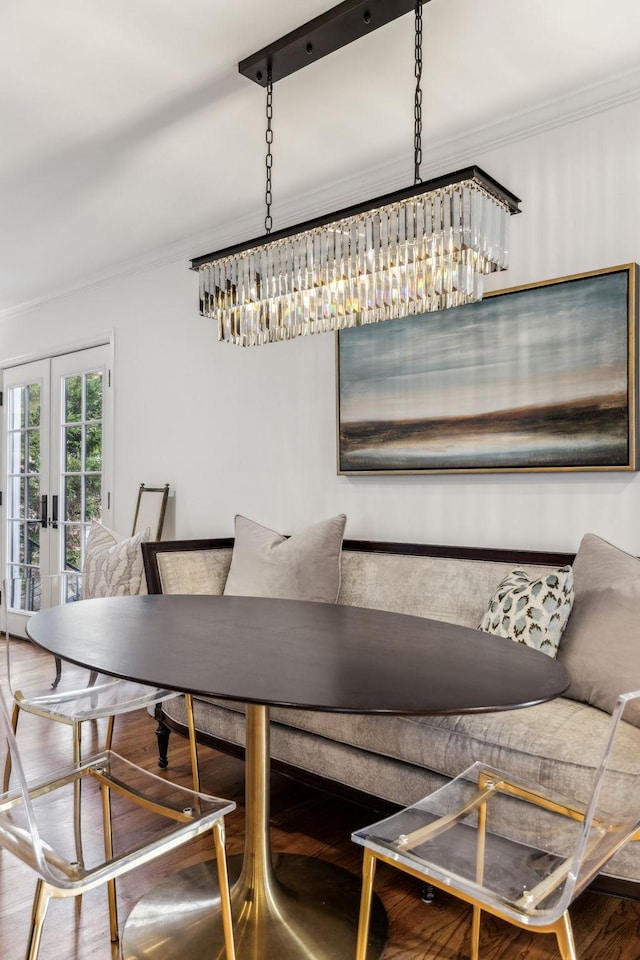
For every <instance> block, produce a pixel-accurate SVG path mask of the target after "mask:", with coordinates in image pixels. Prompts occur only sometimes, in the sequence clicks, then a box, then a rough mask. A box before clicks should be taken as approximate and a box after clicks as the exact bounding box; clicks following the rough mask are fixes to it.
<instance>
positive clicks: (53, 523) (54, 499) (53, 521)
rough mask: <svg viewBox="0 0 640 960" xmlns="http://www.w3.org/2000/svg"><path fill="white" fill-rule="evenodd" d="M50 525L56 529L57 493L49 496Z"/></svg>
mask: <svg viewBox="0 0 640 960" xmlns="http://www.w3.org/2000/svg"><path fill="white" fill-rule="evenodd" d="M51 526H52V527H53V529H54V530H57V529H58V494H57V493H56V494H54V495H53V496H52V497H51Z"/></svg>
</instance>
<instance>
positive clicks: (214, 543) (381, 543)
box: [142, 537, 575, 593]
mask: <svg viewBox="0 0 640 960" xmlns="http://www.w3.org/2000/svg"><path fill="white" fill-rule="evenodd" d="M233 544H234V539H233V537H218V538H214V539H205V540H165V541H162V540H161V541H157V542H151V543H143V544H142V558H143V561H144V571H145V574H146V578H147V589H148V590H149V593H162V584H161V582H160V573H159V570H158V561H157V556H158V554H159V553H187V552H190V551H192V550H194V551H197V550H221V549H224V548H226V549H231V548H233ZM342 548H343V550H348V551H350V552H354V553H383V554H400V555H405V556H408V557H449V558H451V559H452V560H480V561H485V562H486V563H513V564H524V563H534V564H542V565H544V564H549V565H550V566H558V567H563V566H566V565H567V564H571V563H573V561H574V559H575V554H574V553H559V552H548V551H542V550H509V549H502V548H501V549H498V548H495V547H458V546H447V545H442V544H433V543H393V542H389V541H385V540H344V541H343V544H342Z"/></svg>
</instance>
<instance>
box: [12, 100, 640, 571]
mask: <svg viewBox="0 0 640 960" xmlns="http://www.w3.org/2000/svg"><path fill="white" fill-rule="evenodd" d="M475 162H477V163H478V164H479V165H480V166H482V167H484V168H485V169H486V170H487V171H488V172H490V173H491V174H492V175H493V176H494V177H496V178H497V179H498V180H500V181H501V182H503V183H504V184H506V185H507V186H508V187H509V188H510V189H512V190H513V191H514V192H515V193H517V194H518V195H519V196H520V197H522V201H523V202H522V207H523V211H524V212H523V213H522V215H520V216H518V217H514V218H512V221H511V225H512V244H511V245H512V258H511V267H510V269H509V271H508V273H507V274H503V275H501V276H499V277H498V278H497V282H496V278H492V282H491V286H492V287H493V288H494V289H498V288H505V287H509V286H514V285H516V284H519V283H529V282H533V281H536V280H542V279H546V278H552V277H559V276H564V275H567V274H572V273H579V272H582V271H585V270H593V269H598V268H602V267H607V266H613V265H616V264H621V263H627V262H630V261H638V260H640V195H639V191H638V184H637V176H636V173H637V169H638V165H639V164H640V102H639V101H635V102H631V103H628V104H625V105H623V106H619V107H616V108H615V109H611V110H609V111H607V112H601V113H598V114H596V115H594V116H590V117H587V118H585V119H583V120H579V121H576V122H573V123H571V124H568V125H565V126H563V127H558V128H555V129H551V130H548V131H546V132H544V133H541V134H538V135H536V136H535V137H530V138H528V139H526V140H520V141H519V142H516V143H511V144H507V145H505V146H502V147H500V148H499V149H494V150H493V151H491V152H490V153H486V154H485V155H482V156H477V157H476V158H475ZM375 187H376V184H375V183H370V184H363V198H364V197H365V196H367V195H375ZM203 252H205V251H203V250H199V249H198V250H193V255H194V256H195V255H197V254H200V253H203ZM187 267H188V264H187V263H186V262H185V261H183V260H182V259H181V260H180V261H179V262H173V263H170V264H169V265H166V264H165V265H163V266H159V267H154V268H149V269H145V270H141V271H139V272H137V273H133V274H130V275H127V276H122V277H120V278H117V279H115V280H113V281H111V282H108V283H104V284H102V285H100V286H97V287H94V288H92V289H90V290H84V291H80V292H78V293H76V294H74V295H72V296H69V297H66V298H64V299H58V300H56V301H51V302H49V303H47V304H45V305H43V306H40V307H38V308H37V309H33V310H31V311H29V312H27V313H24V314H23V315H21V316H19V317H12V318H11V319H7V320H5V321H4V322H2V323H0V363H2V362H3V361H6V360H7V359H10V358H15V357H18V356H29V355H36V354H37V355H41V354H42V353H44V352H46V351H47V350H55V349H57V348H58V347H59V346H60V345H61V344H62V345H67V344H69V345H75V344H76V343H78V342H87V341H91V339H92V338H97V337H99V336H100V335H103V334H104V333H105V332H109V331H113V334H114V337H115V355H116V464H115V490H114V517H115V519H114V525H115V526H116V528H118V529H120V530H122V532H126V530H127V529H128V527H129V525H130V522H131V517H132V514H133V505H134V499H135V492H136V490H137V487H138V485H139V483H140V482H141V481H145V482H146V483H149V484H160V483H165V482H169V483H170V484H171V488H172V491H173V492H174V493H175V513H174V517H173V521H174V523H173V524H172V529H171V530H170V534H171V535H176V536H180V537H195V536H226V535H230V534H231V533H232V531H233V515H234V514H235V513H237V512H240V513H244V514H246V515H248V516H250V517H252V518H254V519H256V520H258V521H261V522H263V523H265V524H267V525H270V526H273V527H275V528H276V529H280V530H282V531H285V532H295V531H296V530H298V529H299V528H300V527H302V526H304V525H305V524H307V523H310V522H313V521H315V520H318V519H321V518H323V517H325V516H328V515H330V514H332V513H336V512H341V511H342V512H345V513H346V514H347V517H348V523H347V536H350V537H355V538H366V539H382V540H385V539H386V540H415V541H424V542H431V543H451V544H466V545H475V546H513V547H523V548H527V547H528V548H540V549H544V548H548V549H562V550H574V549H576V548H577V546H578V543H579V541H580V538H581V536H582V534H583V533H584V532H585V531H587V530H590V531H594V532H596V533H599V534H600V535H602V536H604V537H606V538H608V539H610V540H612V541H614V542H615V543H618V544H619V545H620V546H622V547H624V548H626V549H628V550H632V551H635V552H636V553H640V480H639V479H638V476H637V475H636V474H633V473H623V472H611V473H550V474H533V473H531V474H526V473H521V474H493V475H491V474H488V475H480V476H469V475H456V476H447V475H429V476H406V477H357V478H354V477H339V476H337V474H336V458H335V430H336V423H335V368H334V364H335V341H334V337H333V336H318V337H310V338H308V339H299V340H295V341H292V342H291V343H284V344H276V345H271V346H268V347H263V348H254V349H241V348H237V347H231V346H229V345H226V344H219V343H218V342H217V341H216V336H215V331H214V329H213V326H212V324H211V323H210V322H209V321H206V320H204V319H203V318H201V317H200V316H199V315H198V310H197V277H196V275H195V274H193V273H192V272H190V271H189V270H188V269H187Z"/></svg>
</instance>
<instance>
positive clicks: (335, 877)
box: [122, 854, 387, 960]
mask: <svg viewBox="0 0 640 960" xmlns="http://www.w3.org/2000/svg"><path fill="white" fill-rule="evenodd" d="M241 865H242V857H230V859H229V874H230V881H231V882H233V880H234V876H236V875H237V874H238V871H239V870H240V868H241ZM246 896H247V891H246V890H245V889H244V887H243V886H242V884H241V883H240V881H238V883H236V885H235V887H234V891H233V893H232V904H233V915H234V935H235V943H236V957H237V958H238V960H294V958H295V960H353V957H354V956H355V949H356V933H357V927H358V908H359V903H360V880H359V878H358V877H356V876H354V875H353V874H351V873H349V872H348V871H347V870H343V869H342V868H341V867H337V866H335V865H334V864H332V863H328V862H327V861H325V860H318V859H316V858H314V857H302V856H296V855H294V854H279V855H278V854H276V855H274V857H273V886H272V888H271V890H270V892H269V895H268V896H267V898H266V899H265V898H264V897H262V898H260V897H258V898H256V899H255V900H253V901H252V900H249V899H245V898H246ZM219 906H220V900H219V896H218V892H217V874H216V868H215V861H214V860H207V861H205V862H204V863H201V864H198V865H196V866H195V867H189V868H188V869H186V870H183V871H182V872H181V873H178V874H175V875H174V876H171V877H168V878H167V879H166V880H165V881H163V882H162V883H161V884H159V885H158V886H157V887H156V888H155V889H154V890H152V891H151V893H150V894H149V895H147V896H146V897H145V898H144V899H143V900H140V901H139V902H138V903H137V904H136V906H135V907H134V909H133V911H132V912H131V914H130V915H129V918H128V920H127V923H126V926H125V931H124V935H123V939H122V956H123V960H151V958H153V960H160V958H161V960H225V953H224V940H223V936H222V921H221V917H220V912H219ZM386 945H387V917H386V913H385V911H384V908H383V906H382V903H381V902H380V900H379V899H378V898H376V899H375V901H374V906H373V911H372V919H371V929H370V935H369V949H368V953H367V960H379V958H381V957H382V956H383V954H384V951H385V948H386Z"/></svg>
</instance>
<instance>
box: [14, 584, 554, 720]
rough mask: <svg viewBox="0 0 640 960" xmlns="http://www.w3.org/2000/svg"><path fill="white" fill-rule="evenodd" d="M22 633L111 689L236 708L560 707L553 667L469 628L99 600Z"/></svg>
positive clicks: (182, 599) (249, 604)
mask: <svg viewBox="0 0 640 960" xmlns="http://www.w3.org/2000/svg"><path fill="white" fill-rule="evenodd" d="M27 633H28V635H29V636H30V638H31V639H32V640H33V641H34V642H35V643H36V644H37V645H38V646H40V647H43V648H44V649H45V650H48V651H49V652H51V653H53V654H57V655H58V656H60V657H62V658H63V659H64V660H69V661H71V662H73V663H77V664H80V665H82V666H85V667H88V668H90V669H93V670H98V671H100V672H103V673H109V674H113V675H115V676H117V677H124V678H128V679H135V680H139V681H142V682H144V683H149V684H152V685H154V686H161V687H168V688H170V689H174V690H180V691H183V692H187V693H195V694H209V695H212V696H216V697H220V698H222V699H230V700H241V701H244V702H246V703H262V704H268V705H278V706H291V707H301V708H307V709H316V710H333V711H340V712H354V713H391V714H403V713H408V714H411V713H413V714H439V713H467V712H475V711H489V710H504V709H509V708H513V707H521V706H529V705H531V704H535V703H540V702H542V701H545V700H550V699H552V698H553V697H556V696H559V695H560V694H561V693H563V692H564V690H566V688H567V687H568V685H569V676H568V674H567V672H566V670H565V669H564V667H563V666H562V665H561V664H559V663H558V662H557V661H555V660H552V659H551V658H550V657H548V656H546V655H545V654H541V653H538V652H537V651H535V650H531V649H529V648H528V647H526V646H524V645H522V644H519V643H514V642H513V641H512V640H505V639H503V638H501V637H495V636H492V635H490V634H486V633H481V632H480V631H478V630H473V629H471V628H469V627H461V626H458V625H454V624H450V623H443V622H441V621H438V620H428V619H425V618H422V617H412V616H406V615H404V614H399V613H386V612H383V611H380V610H369V609H365V608H361V607H347V606H342V605H338V604H324V603H311V602H308V601H298V600H273V599H260V598H255V597H220V596H177V595H170V596H164V595H158V596H156V595H154V596H142V597H110V598H108V599H104V600H85V601H80V602H77V603H71V604H66V605H61V606H57V607H52V608H51V609H49V610H44V611H42V612H41V613H38V614H36V615H35V616H34V617H32V619H31V620H30V621H29V624H28V627H27Z"/></svg>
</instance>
